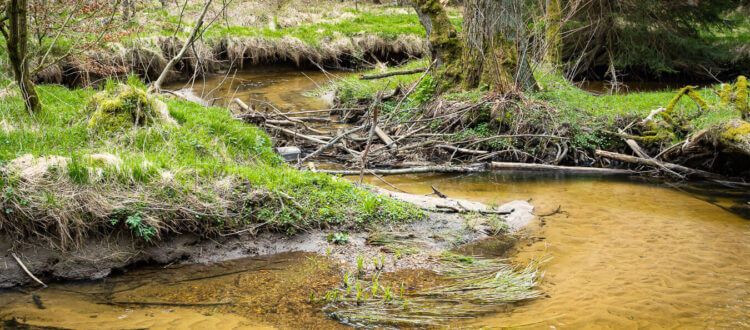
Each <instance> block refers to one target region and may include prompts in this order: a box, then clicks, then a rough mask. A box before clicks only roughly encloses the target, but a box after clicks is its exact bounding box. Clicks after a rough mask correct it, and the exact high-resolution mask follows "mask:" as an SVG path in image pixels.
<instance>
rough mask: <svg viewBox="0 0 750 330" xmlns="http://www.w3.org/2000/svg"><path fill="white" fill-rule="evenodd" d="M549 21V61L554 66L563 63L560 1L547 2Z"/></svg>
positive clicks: (547, 19)
mask: <svg viewBox="0 0 750 330" xmlns="http://www.w3.org/2000/svg"><path fill="white" fill-rule="evenodd" d="M545 16H546V21H547V31H546V32H547V53H546V55H547V56H546V58H547V61H548V62H550V63H551V64H552V65H553V66H558V65H560V64H561V63H562V37H561V35H560V32H561V31H560V30H561V29H562V8H561V5H560V0H547V6H546V15H545Z"/></svg>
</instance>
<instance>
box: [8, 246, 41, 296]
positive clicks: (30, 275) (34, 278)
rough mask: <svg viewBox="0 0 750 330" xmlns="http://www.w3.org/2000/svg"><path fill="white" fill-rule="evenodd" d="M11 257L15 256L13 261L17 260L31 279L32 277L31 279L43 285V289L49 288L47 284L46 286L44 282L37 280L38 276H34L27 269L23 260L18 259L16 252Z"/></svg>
mask: <svg viewBox="0 0 750 330" xmlns="http://www.w3.org/2000/svg"><path fill="white" fill-rule="evenodd" d="M10 255H12V256H13V259H16V262H17V263H18V265H19V266H21V269H23V271H24V272H26V275H29V277H31V279H33V280H34V281H36V282H37V283H39V284H41V285H42V286H43V287H45V288H46V287H47V284H44V282H42V281H40V280H39V279H38V278H36V276H34V274H32V273H31V272H30V271H29V269H28V268H26V265H24V264H23V262H21V259H19V258H18V256H17V255H16V253H15V252H11V254H10Z"/></svg>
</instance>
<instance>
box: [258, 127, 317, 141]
mask: <svg viewBox="0 0 750 330" xmlns="http://www.w3.org/2000/svg"><path fill="white" fill-rule="evenodd" d="M265 127H268V128H272V129H275V130H277V131H279V132H282V133H284V134H287V135H291V136H293V137H299V138H302V139H305V140H308V141H312V142H315V143H319V144H326V143H328V142H326V141H323V140H321V139H318V138H316V137H312V136H309V135H304V134H300V133H297V132H295V131H291V130H288V129H286V128H281V127H278V126H274V125H271V124H266V125H265Z"/></svg>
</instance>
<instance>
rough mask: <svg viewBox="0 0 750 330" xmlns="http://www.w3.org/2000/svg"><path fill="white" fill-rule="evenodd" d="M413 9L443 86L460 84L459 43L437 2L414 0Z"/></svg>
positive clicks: (456, 33)
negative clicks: (420, 24) (425, 37)
mask: <svg viewBox="0 0 750 330" xmlns="http://www.w3.org/2000/svg"><path fill="white" fill-rule="evenodd" d="M414 9H415V10H416V12H417V15H419V21H420V22H421V23H422V26H424V28H425V31H426V32H427V35H428V38H429V41H430V52H431V55H432V59H433V60H434V61H435V64H436V67H437V68H438V69H437V74H438V76H440V78H441V79H442V83H443V84H454V83H457V82H460V81H461V79H462V74H461V49H462V48H461V42H460V40H459V38H458V32H457V31H456V29H455V28H454V27H453V25H452V24H451V21H450V20H449V19H448V14H447V13H446V11H445V8H443V5H442V4H440V1H439V0H416V1H415V6H414Z"/></svg>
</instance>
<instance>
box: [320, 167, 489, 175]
mask: <svg viewBox="0 0 750 330" xmlns="http://www.w3.org/2000/svg"><path fill="white" fill-rule="evenodd" d="M367 171H368V172H370V173H374V174H379V175H395V174H419V173H479V172H485V171H486V170H485V167H484V166H483V165H481V166H440V165H436V166H417V167H410V168H398V169H379V170H378V169H370V170H367ZM318 172H319V173H328V174H334V175H359V172H360V171H359V170H320V171H318Z"/></svg>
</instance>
